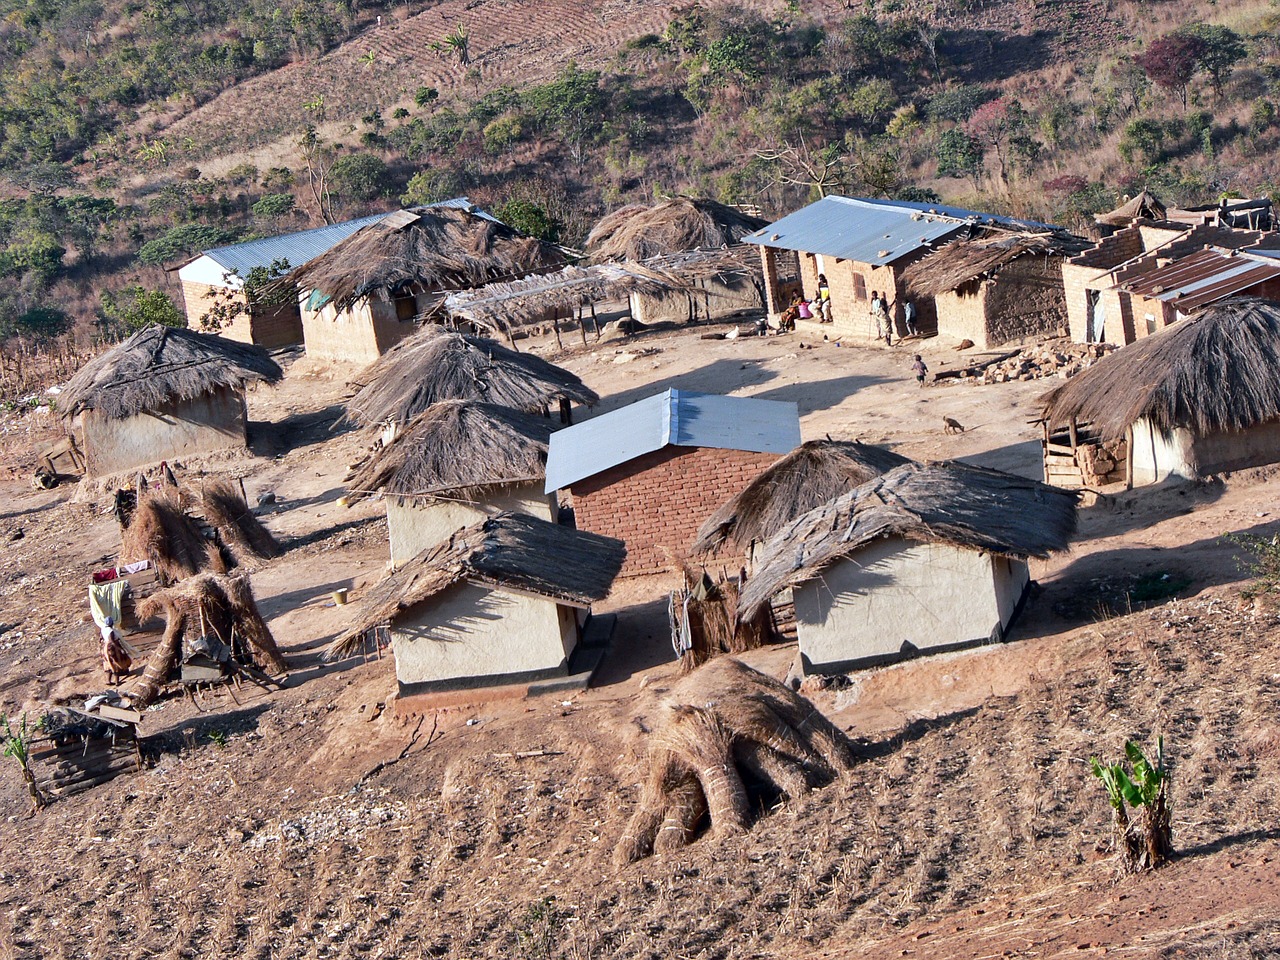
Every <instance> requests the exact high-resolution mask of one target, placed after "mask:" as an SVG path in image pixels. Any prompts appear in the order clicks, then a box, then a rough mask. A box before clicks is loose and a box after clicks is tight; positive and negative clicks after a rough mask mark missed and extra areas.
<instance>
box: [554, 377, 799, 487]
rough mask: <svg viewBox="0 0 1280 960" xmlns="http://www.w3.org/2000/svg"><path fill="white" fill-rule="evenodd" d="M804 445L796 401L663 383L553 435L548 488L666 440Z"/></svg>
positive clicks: (769, 448) (753, 446)
mask: <svg viewBox="0 0 1280 960" xmlns="http://www.w3.org/2000/svg"><path fill="white" fill-rule="evenodd" d="M799 445H800V411H799V409H798V408H797V407H796V405H795V404H794V403H791V402H788V401H781V400H757V399H755V398H753V397H725V396H720V395H719V394H714V393H691V392H689V391H687V390H666V391H664V392H662V393H659V394H656V395H655V396H652V397H646V398H645V399H643V400H640V401H637V402H636V403H632V404H629V405H628V406H625V407H622V408H620V409H618V410H612V411H610V412H609V413H604V414H601V415H600V416H598V417H593V418H591V419H590V420H583V421H582V422H580V423H575V424H573V425H572V426H569V427H565V428H564V429H563V430H557V431H556V432H555V433H553V434H551V446H550V448H549V449H548V451H547V484H546V491H547V493H552V492H554V491H556V490H563V489H565V488H567V487H570V486H572V485H573V484H574V483H576V482H578V481H579V480H583V479H585V478H586V477H593V476H595V475H596V474H598V473H601V472H603V471H605V470H608V469H609V468H610V467H616V466H618V465H619V464H623V463H627V462H629V461H631V460H634V459H635V458H636V457H640V456H643V455H644V454H646V453H652V452H653V451H655V450H661V449H662V448H663V447H666V446H679V447H714V448H717V449H721V450H751V451H755V452H757V453H776V454H777V455H778V456H782V455H783V454H784V453H789V452H791V451H792V450H794V449H795V448H796V447H798V446H799Z"/></svg>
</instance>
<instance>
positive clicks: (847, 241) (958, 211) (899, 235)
mask: <svg viewBox="0 0 1280 960" xmlns="http://www.w3.org/2000/svg"><path fill="white" fill-rule="evenodd" d="M971 224H978V225H983V224H986V225H991V226H1001V227H1006V228H1009V229H1023V230H1054V229H1056V228H1054V227H1051V226H1049V225H1048V224H1043V223H1037V222H1035V221H1029V220H1016V219H1014V218H1012V217H1002V216H996V215H994V214H987V213H979V212H978V211H976V210H965V209H964V208H962V207H948V206H944V205H941V204H928V203H913V202H907V201H897V200H869V199H865V198H861V197H823V198H822V199H821V200H819V201H817V202H816V203H811V204H809V206H807V207H804V208H802V209H800V210H797V211H796V212H795V213H790V214H788V215H787V216H785V217H783V218H782V219H781V220H777V221H775V222H774V223H771V224H769V226H767V227H765V228H764V229H763V230H758V231H756V232H755V233H752V234H748V235H747V236H745V237H743V238H742V239H743V242H744V243H754V244H758V245H760V246H764V247H775V248H778V249H782V250H799V251H803V252H805V253H820V254H823V255H824V256H832V257H839V258H841V259H843V260H856V261H857V262H859V263H869V264H873V265H875V266H883V265H884V264H886V263H893V262H894V261H895V260H900V259H901V258H902V257H905V256H907V255H908V254H911V253H914V252H916V251H918V250H920V249H922V248H925V247H932V246H934V245H936V244H937V243H939V242H940V241H942V240H945V239H947V238H949V237H951V236H953V235H954V234H957V233H959V232H960V231H961V230H962V229H964V228H965V227H966V226H969V225H971Z"/></svg>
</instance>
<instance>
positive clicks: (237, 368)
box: [58, 324, 284, 420]
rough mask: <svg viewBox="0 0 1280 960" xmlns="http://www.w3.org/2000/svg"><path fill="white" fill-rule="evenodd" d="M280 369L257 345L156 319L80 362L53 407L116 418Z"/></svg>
mask: <svg viewBox="0 0 1280 960" xmlns="http://www.w3.org/2000/svg"><path fill="white" fill-rule="evenodd" d="M283 375H284V374H283V372H282V371H281V369H280V366H279V364H277V363H276V362H275V361H274V360H272V359H271V357H270V356H269V355H268V354H267V352H266V351H265V350H263V349H262V348H261V347H255V346H253V345H252V344H247V343H236V342H235V341H234V340H225V339H223V338H222V337H218V336H213V335H211V334H205V333H196V332H195V331H193V330H184V329H178V328H175V327H164V326H160V325H158V324H156V325H152V326H149V327H146V328H144V329H142V330H139V331H138V332H137V333H135V334H134V335H133V336H131V337H130V338H129V339H128V340H125V341H124V342H123V343H121V344H119V345H117V346H115V347H113V348H112V349H110V350H108V351H107V352H106V353H104V354H102V355H101V356H99V357H96V358H95V359H93V360H91V361H89V362H88V363H87V364H85V365H84V366H83V367H82V368H81V369H80V372H79V373H77V374H76V375H75V376H74V377H72V378H71V381H70V382H69V383H68V384H67V385H66V386H65V387H63V389H62V393H61V394H59V395H58V409H59V411H60V412H61V413H62V415H63V416H66V417H71V416H75V415H76V414H77V413H80V412H81V411H83V410H94V411H96V412H97V413H98V414H100V415H103V416H106V417H109V418H111V419H116V420H118V419H124V418H125V417H132V416H135V415H137V414H140V413H145V412H147V411H155V410H159V409H161V408H162V407H164V406H166V405H169V404H172V403H175V402H181V401H185V400H193V399H195V398H197V397H200V396H203V395H205V394H209V393H214V392H216V391H218V390H220V389H228V388H230V389H233V390H240V389H241V388H243V386H244V384H246V383H252V382H258V381H261V382H264V383H275V382H276V381H278V380H279V379H280V378H281V377H282V376H283Z"/></svg>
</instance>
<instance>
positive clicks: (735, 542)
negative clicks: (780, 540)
mask: <svg viewBox="0 0 1280 960" xmlns="http://www.w3.org/2000/svg"><path fill="white" fill-rule="evenodd" d="M904 463H911V460H909V459H908V458H907V457H904V456H902V455H901V454H898V453H894V452H893V451H892V450H886V449H884V448H883V447H873V446H871V445H869V444H865V443H859V442H857V441H856V440H831V439H827V440H810V441H808V442H807V443H804V444H802V445H800V446H799V447H797V448H796V449H795V450H792V451H791V452H790V453H788V454H787V455H786V456H785V457H783V458H782V459H781V460H779V461H778V462H777V463H775V464H773V466H771V467H768V468H767V469H765V471H764V472H763V473H761V474H760V475H759V476H758V477H756V478H755V479H754V480H752V481H751V483H749V484H748V485H747V486H746V488H745V489H744V490H743V491H742V492H741V493H739V494H738V495H737V496H736V497H734V498H733V499H732V500H730V501H729V502H728V503H726V504H725V505H724V506H722V507H721V508H720V509H719V510H717V511H716V512H715V513H713V514H712V515H711V516H710V517H708V518H707V520H706V522H705V523H703V525H702V528H701V529H700V530H699V531H698V538H697V539H696V540H695V541H694V543H693V547H692V548H691V550H690V552H691V553H693V554H695V555H696V554H700V553H711V552H712V551H714V550H719V549H721V548H729V549H733V550H738V551H746V550H749V549H750V548H751V545H752V544H754V543H758V542H762V541H765V540H768V539H769V538H770V537H771V536H773V535H774V534H775V533H777V532H778V531H779V530H781V529H782V528H783V527H785V526H786V525H787V524H788V523H790V522H791V521H792V520H794V519H795V518H796V517H798V516H800V515H801V514H803V513H808V512H809V511H810V510H812V509H814V508H815V507H819V506H821V505H822V504H824V503H827V502H829V501H831V500H834V499H835V498H836V497H838V496H840V495H841V494H843V493H848V492H849V491H850V490H852V489H853V488H854V487H857V486H860V485H861V484H864V483H866V482H867V481H868V480H870V479H872V478H873V477H878V476H880V474H882V473H884V472H886V471H888V470H892V469H893V468H894V467H899V466H902V464H904Z"/></svg>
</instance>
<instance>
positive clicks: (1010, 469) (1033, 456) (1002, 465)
mask: <svg viewBox="0 0 1280 960" xmlns="http://www.w3.org/2000/svg"><path fill="white" fill-rule="evenodd" d="M972 429H976V428H972ZM971 432H972V431H971ZM957 459H958V460H960V461H961V462H962V463H969V464H972V465H973V466H975V467H987V468H988V469H991V470H1003V471H1004V472H1005V473H1012V474H1014V475H1015V476H1019V477H1026V478H1027V479H1028V480H1043V479H1044V454H1043V452H1042V450H1041V447H1040V441H1039V440H1017V441H1015V442H1013V443H1007V444H1005V445H1004V446H1003V447H994V448H992V449H990V450H984V451H983V452H982V453H973V454H969V455H968V456H965V457H958V458H957Z"/></svg>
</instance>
